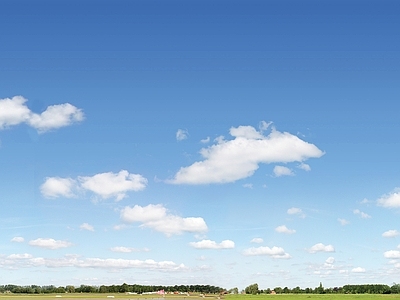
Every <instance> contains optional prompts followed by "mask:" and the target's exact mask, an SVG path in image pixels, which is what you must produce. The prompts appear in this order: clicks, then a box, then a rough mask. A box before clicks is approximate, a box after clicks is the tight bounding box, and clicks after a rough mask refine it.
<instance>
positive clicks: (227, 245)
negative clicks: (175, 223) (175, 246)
mask: <svg viewBox="0 0 400 300" xmlns="http://www.w3.org/2000/svg"><path fill="white" fill-rule="evenodd" d="M189 245H190V246H192V247H193V248H196V249H233V248H235V243H234V242H233V241H231V240H224V241H222V242H221V243H217V242H215V241H211V240H202V241H199V242H191V243H189Z"/></svg>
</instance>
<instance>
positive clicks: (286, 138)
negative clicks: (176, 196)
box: [167, 126, 324, 184]
mask: <svg viewBox="0 0 400 300" xmlns="http://www.w3.org/2000/svg"><path fill="white" fill-rule="evenodd" d="M230 135H231V136H232V137H233V138H234V139H232V140H228V141H226V140H224V139H219V140H218V141H217V144H214V145H212V146H210V147H208V148H203V149H201V151H200V153H201V155H202V156H203V158H204V160H203V161H198V162H195V163H194V164H192V165H191V166H189V167H182V168H181V169H180V170H179V171H178V172H177V173H176V174H175V176H174V178H173V179H171V180H168V181H167V182H168V183H172V184H209V183H228V182H234V181H237V180H239V179H243V178H247V177H249V176H252V175H253V174H254V172H255V171H256V170H257V169H258V167H259V164H262V163H264V164H269V163H288V162H303V161H305V160H307V159H309V158H313V157H314V158H318V157H321V156H322V155H323V154H324V153H323V152H322V151H321V150H319V149H318V148H317V147H316V146H315V145H313V144H310V143H307V142H305V141H303V140H301V139H299V138H298V137H297V136H295V135H292V134H290V133H287V132H283V133H282V132H279V131H276V130H275V129H273V130H272V131H271V133H270V134H269V135H268V136H264V135H263V132H262V131H257V130H256V129H255V128H254V127H251V126H239V127H232V128H231V129H230Z"/></svg>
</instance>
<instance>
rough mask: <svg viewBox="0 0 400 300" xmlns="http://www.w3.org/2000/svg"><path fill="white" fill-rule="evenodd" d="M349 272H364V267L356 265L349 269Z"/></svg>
mask: <svg viewBox="0 0 400 300" xmlns="http://www.w3.org/2000/svg"><path fill="white" fill-rule="evenodd" d="M351 272H353V273H365V269H364V268H361V267H357V268H353V269H352V270H351Z"/></svg>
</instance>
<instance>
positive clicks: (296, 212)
mask: <svg viewBox="0 0 400 300" xmlns="http://www.w3.org/2000/svg"><path fill="white" fill-rule="evenodd" d="M287 214H288V215H297V216H299V217H300V218H305V217H306V215H305V214H304V213H303V211H302V210H301V208H298V207H292V208H289V209H288V210H287Z"/></svg>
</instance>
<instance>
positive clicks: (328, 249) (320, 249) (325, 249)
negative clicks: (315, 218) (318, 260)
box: [308, 243, 335, 253]
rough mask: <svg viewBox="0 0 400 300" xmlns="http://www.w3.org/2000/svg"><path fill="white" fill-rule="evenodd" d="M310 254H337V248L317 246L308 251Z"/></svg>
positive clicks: (320, 244)
mask: <svg viewBox="0 0 400 300" xmlns="http://www.w3.org/2000/svg"><path fill="white" fill-rule="evenodd" d="M308 252H309V253H317V252H335V248H333V246H332V245H324V244H322V243H318V244H315V245H314V246H312V247H311V248H310V249H308Z"/></svg>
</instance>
